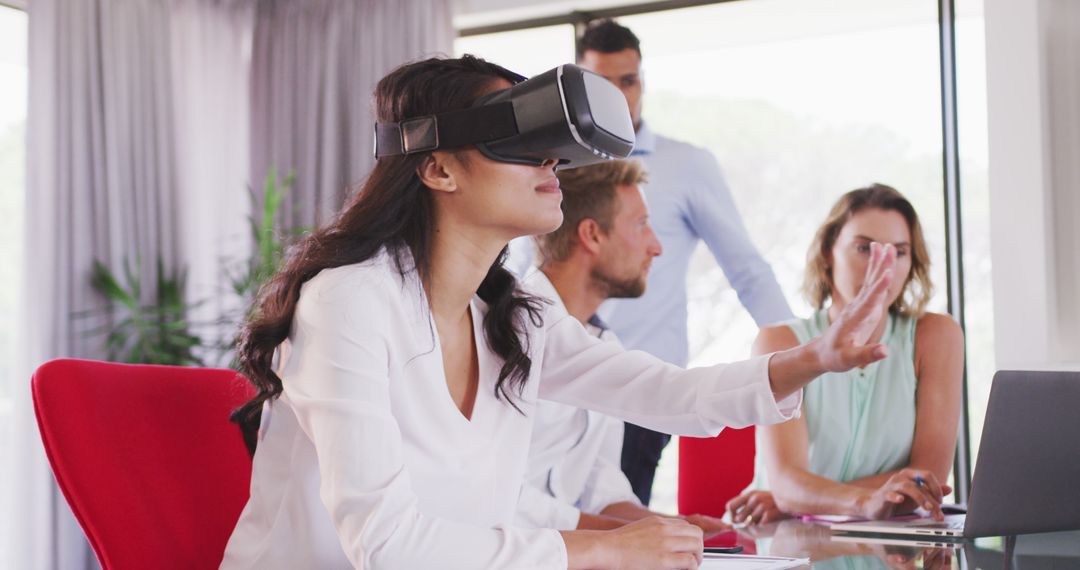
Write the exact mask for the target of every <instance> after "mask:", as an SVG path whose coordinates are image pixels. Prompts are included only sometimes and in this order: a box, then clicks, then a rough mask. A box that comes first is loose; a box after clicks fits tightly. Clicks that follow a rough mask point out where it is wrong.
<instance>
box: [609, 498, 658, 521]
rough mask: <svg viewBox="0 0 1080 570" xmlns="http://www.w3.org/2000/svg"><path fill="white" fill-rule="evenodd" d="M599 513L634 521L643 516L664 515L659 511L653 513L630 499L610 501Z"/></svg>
mask: <svg viewBox="0 0 1080 570" xmlns="http://www.w3.org/2000/svg"><path fill="white" fill-rule="evenodd" d="M600 514H601V515H604V516H606V517H614V518H616V519H622V520H624V521H636V520H640V519H643V518H645V517H653V516H664V515H661V514H659V513H654V512H652V511H650V510H649V509H646V508H645V507H642V506H641V505H637V504H634V503H631V502H630V501H623V502H621V503H612V504H610V505H608V506H606V507H604V510H602V511H600Z"/></svg>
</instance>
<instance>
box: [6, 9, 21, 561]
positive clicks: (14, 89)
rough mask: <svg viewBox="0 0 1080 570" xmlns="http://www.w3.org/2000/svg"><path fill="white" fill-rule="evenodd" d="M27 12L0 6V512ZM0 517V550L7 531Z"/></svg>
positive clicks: (17, 259)
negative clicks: (0, 465) (0, 221)
mask: <svg viewBox="0 0 1080 570" xmlns="http://www.w3.org/2000/svg"><path fill="white" fill-rule="evenodd" d="M26 31H27V21H26V13H25V12H21V11H19V10H15V9H12V8H7V7H4V6H0V86H2V87H0V220H3V223H0V463H2V464H4V465H3V468H0V514H3V515H7V514H8V513H9V512H10V509H9V508H8V505H7V504H6V501H7V499H8V496H9V495H10V493H8V492H7V490H8V488H9V486H10V482H9V481H7V480H6V478H7V476H8V474H9V472H10V469H7V467H8V465H7V462H8V460H7V458H8V457H10V451H9V450H10V449H11V394H12V391H13V390H14V387H15V385H16V383H15V379H13V378H12V372H13V370H12V363H13V362H14V361H15V351H14V347H13V341H14V340H15V339H14V335H15V309H16V306H17V300H16V298H15V295H16V291H17V289H18V284H19V275H20V265H21V260H22V218H23V194H24V191H25V190H24V188H25V182H24V181H25V175H24V170H25V165H24V163H25V157H26V152H25V148H26V141H25V132H26V129H25V125H26V90H27V83H26V81H27V73H26V66H27V60H26ZM10 519H11V517H8V516H0V552H6V551H7V550H8V545H6V544H4V541H5V540H7V537H8V536H9V533H8V532H6V531H7V529H6V528H4V525H6V524H9V522H10Z"/></svg>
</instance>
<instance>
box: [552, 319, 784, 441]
mask: <svg viewBox="0 0 1080 570" xmlns="http://www.w3.org/2000/svg"><path fill="white" fill-rule="evenodd" d="M546 318H547V323H546V331H545V332H546V334H545V336H546V338H545V342H544V347H543V355H542V366H543V367H542V370H541V382H540V387H539V390H540V397H541V398H543V399H549V400H554V401H557V402H562V403H564V404H569V405H571V406H576V407H579V408H586V409H590V410H596V411H598V412H601V413H604V414H607V415H609V416H614V417H617V418H621V419H623V420H626V421H628V422H631V423H634V424H637V425H640V426H642V427H647V428H649V429H652V430H656V431H660V432H663V433H670V434H678V435H688V436H695V437H713V436H716V434H718V433H720V430H722V429H723V428H724V427H726V426H730V427H734V428H742V427H746V426H749V425H768V424H775V423H779V422H782V421H786V420H789V419H791V418H793V417H796V416H797V415H798V413H799V403H800V402H801V401H802V390H799V391H798V392H796V393H795V394H792V395H791V396H788V397H787V398H785V399H783V400H782V401H780V402H777V401H776V398H775V397H774V396H773V393H772V388H771V386H770V383H769V358H771V356H772V355H764V356H759V357H757V358H753V359H750V360H745V361H742V362H734V363H731V364H717V365H714V366H704V367H700V368H691V369H689V370H684V369H682V368H679V367H678V366H675V365H673V364H668V363H666V362H664V361H662V360H660V359H658V358H656V357H655V356H652V355H650V354H648V353H645V352H642V351H639V350H630V351H626V350H623V348H622V347H621V346H619V344H618V343H615V342H605V341H602V340H599V339H597V338H596V337H593V336H592V335H590V334H588V333H587V332H586V331H585V329H584V328H582V326H581V323H579V322H578V321H577V320H576V319H574V318H573V317H571V316H569V315H567V314H566V313H565V311H561V312H560V311H559V310H558V309H557V308H554V307H553V308H551V309H550V310H549V311H548V313H547V317H546Z"/></svg>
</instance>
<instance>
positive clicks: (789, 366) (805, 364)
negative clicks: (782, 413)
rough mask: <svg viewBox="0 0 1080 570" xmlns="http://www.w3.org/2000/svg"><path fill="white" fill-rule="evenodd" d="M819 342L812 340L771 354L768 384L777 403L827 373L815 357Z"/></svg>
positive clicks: (816, 356)
mask: <svg viewBox="0 0 1080 570" xmlns="http://www.w3.org/2000/svg"><path fill="white" fill-rule="evenodd" d="M819 342H820V341H819V340H818V339H814V340H811V341H810V342H808V343H806V344H802V345H799V346H796V347H794V348H789V349H787V350H781V351H779V352H776V353H773V355H772V357H771V358H769V384H770V386H771V387H772V391H773V394H774V395H775V396H776V400H777V401H780V400H783V399H784V398H786V397H788V396H790V395H792V394H794V393H795V392H798V391H799V390H801V389H802V387H803V386H806V385H807V384H808V383H809V382H810V381H811V380H813V379H814V378H817V377H818V376H821V375H822V374H824V373H825V372H827V370H826V369H825V368H824V367H823V366H822V365H821V362H820V359H819V358H818V355H817V351H816V347H817V344H818V343H819Z"/></svg>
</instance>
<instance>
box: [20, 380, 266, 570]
mask: <svg viewBox="0 0 1080 570" xmlns="http://www.w3.org/2000/svg"><path fill="white" fill-rule="evenodd" d="M32 390H33V396H34V412H35V413H36V415H37V421H38V427H39V428H40V430H41V439H42V441H43V442H44V443H45V452H46V453H47V455H48V457H49V463H50V464H51V465H52V469H53V473H54V474H55V475H56V481H57V483H58V484H59V485H60V489H61V490H62V491H63V493H64V497H65V498H67V501H68V504H70V505H71V509H72V511H74V513H75V518H76V519H78V521H79V524H80V525H82V528H83V530H84V531H85V532H86V536H87V538H88V539H89V540H90V545H91V546H92V547H93V549H94V553H95V554H97V557H98V560H99V561H100V563H101V565H102V567H103V568H105V569H126V568H140V569H141V568H217V567H218V566H219V565H220V564H221V557H222V555H223V554H224V552H225V543H226V542H227V541H228V539H229V536H230V535H231V534H232V530H233V527H234V526H235V525H236V520H237V518H238V517H239V516H240V511H241V510H242V509H243V507H244V504H245V503H246V502H247V499H248V487H249V484H250V480H251V459H250V457H249V456H248V452H247V448H246V447H245V446H244V440H243V437H242V436H241V434H240V429H239V428H238V427H237V426H236V425H235V424H232V423H230V422H229V412H231V411H232V410H233V409H234V408H236V407H237V406H238V405H240V404H242V403H243V402H245V401H247V400H248V399H250V398H251V396H252V395H253V389H252V387H251V386H250V384H249V383H248V382H247V380H245V379H244V378H243V377H242V376H240V375H239V374H237V373H236V372H235V371H232V370H213V369H205V368H181V367H174V366H146V365H131V364H114V363H108V362H94V361H89V360H71V359H61V360H53V361H51V362H47V363H45V364H43V365H42V366H41V367H40V368H38V369H37V371H36V372H35V373H34V378H33V381H32Z"/></svg>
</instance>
